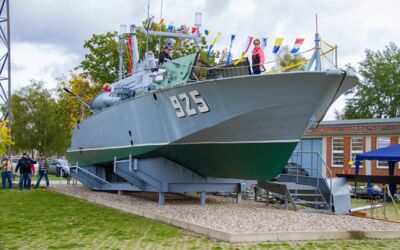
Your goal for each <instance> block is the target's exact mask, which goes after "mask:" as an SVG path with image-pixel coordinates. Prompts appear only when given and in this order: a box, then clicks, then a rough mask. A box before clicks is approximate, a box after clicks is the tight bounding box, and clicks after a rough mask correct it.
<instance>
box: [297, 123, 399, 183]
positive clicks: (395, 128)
mask: <svg viewBox="0 0 400 250" xmlns="http://www.w3.org/2000/svg"><path fill="white" fill-rule="evenodd" d="M399 137H400V118H391V119H362V120H336V121H324V122H321V124H320V126H319V127H318V128H310V129H308V130H307V131H306V132H305V134H304V136H303V138H302V140H301V142H300V143H299V145H298V146H297V148H296V150H295V152H296V151H303V150H312V151H316V152H318V153H319V154H320V156H321V158H322V159H323V161H324V162H325V163H326V164H321V166H320V169H321V171H322V173H323V174H324V175H327V176H329V175H330V174H329V173H330V172H331V173H332V174H333V175H334V174H337V173H352V174H354V169H355V162H353V165H352V166H348V162H349V161H350V160H352V161H353V160H354V158H355V154H357V153H363V152H367V151H370V150H374V149H377V148H382V147H387V146H389V145H393V144H398V143H399ZM304 165H309V164H304ZM305 167H306V166H305ZM324 168H329V169H330V171H327V170H326V169H324ZM360 174H367V175H387V174H388V165H387V162H380V161H363V162H362V164H361V167H360ZM395 175H400V169H399V166H397V165H396V169H395Z"/></svg>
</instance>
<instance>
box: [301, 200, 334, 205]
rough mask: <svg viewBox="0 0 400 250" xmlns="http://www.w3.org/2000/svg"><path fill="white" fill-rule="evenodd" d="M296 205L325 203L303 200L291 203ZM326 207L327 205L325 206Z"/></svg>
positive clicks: (323, 202)
mask: <svg viewBox="0 0 400 250" xmlns="http://www.w3.org/2000/svg"><path fill="white" fill-rule="evenodd" d="M293 202H294V203H296V204H299V205H302V204H308V205H322V204H326V202H325V201H304V200H295V201H293ZM326 205H327V204H326Z"/></svg>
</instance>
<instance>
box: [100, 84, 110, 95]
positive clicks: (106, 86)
mask: <svg viewBox="0 0 400 250" xmlns="http://www.w3.org/2000/svg"><path fill="white" fill-rule="evenodd" d="M104 92H106V93H108V92H111V84H109V83H106V84H104V85H103V90H102V91H101V93H104Z"/></svg>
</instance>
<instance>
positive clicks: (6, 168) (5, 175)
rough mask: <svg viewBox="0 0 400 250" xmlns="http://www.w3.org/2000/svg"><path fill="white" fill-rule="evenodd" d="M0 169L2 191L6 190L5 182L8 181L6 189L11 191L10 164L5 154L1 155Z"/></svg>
mask: <svg viewBox="0 0 400 250" xmlns="http://www.w3.org/2000/svg"><path fill="white" fill-rule="evenodd" d="M0 168H1V181H2V186H1V187H2V189H5V188H6V181H8V188H9V189H12V163H11V160H10V159H9V158H8V155H7V154H4V155H3V159H2V161H1V166H0Z"/></svg>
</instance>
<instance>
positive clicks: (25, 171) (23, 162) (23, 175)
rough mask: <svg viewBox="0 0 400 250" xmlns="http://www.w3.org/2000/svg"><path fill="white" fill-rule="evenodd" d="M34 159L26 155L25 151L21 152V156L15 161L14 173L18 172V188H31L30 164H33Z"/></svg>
mask: <svg viewBox="0 0 400 250" xmlns="http://www.w3.org/2000/svg"><path fill="white" fill-rule="evenodd" d="M35 163H36V161H34V160H32V159H31V158H29V157H28V154H27V153H23V154H22V158H21V159H19V161H18V163H17V167H16V168H15V173H17V172H18V170H19V173H20V176H19V190H22V189H24V186H25V188H26V189H31V174H32V172H31V164H35ZM24 183H26V185H24Z"/></svg>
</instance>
